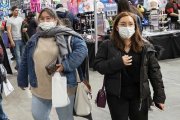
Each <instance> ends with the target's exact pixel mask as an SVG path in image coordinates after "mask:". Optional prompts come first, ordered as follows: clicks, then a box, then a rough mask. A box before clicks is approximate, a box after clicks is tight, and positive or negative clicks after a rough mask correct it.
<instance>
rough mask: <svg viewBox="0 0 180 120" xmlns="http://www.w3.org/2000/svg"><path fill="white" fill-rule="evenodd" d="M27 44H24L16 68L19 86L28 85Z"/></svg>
mask: <svg viewBox="0 0 180 120" xmlns="http://www.w3.org/2000/svg"><path fill="white" fill-rule="evenodd" d="M27 55H28V46H27V45H26V47H25V50H24V53H23V55H22V58H21V64H20V66H19V69H18V76H17V83H18V86H19V87H28V59H27Z"/></svg>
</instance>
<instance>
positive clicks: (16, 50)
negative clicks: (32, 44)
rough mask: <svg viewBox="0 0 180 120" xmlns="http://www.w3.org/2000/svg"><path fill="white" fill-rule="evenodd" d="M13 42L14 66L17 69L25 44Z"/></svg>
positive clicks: (19, 41) (17, 41) (20, 41)
mask: <svg viewBox="0 0 180 120" xmlns="http://www.w3.org/2000/svg"><path fill="white" fill-rule="evenodd" d="M14 42H15V48H14V53H15V56H16V64H17V65H16V66H17V69H18V68H19V65H20V63H21V56H22V54H23V52H24V48H25V43H24V42H23V41H22V40H15V41H14Z"/></svg>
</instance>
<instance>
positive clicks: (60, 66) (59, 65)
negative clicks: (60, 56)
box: [56, 64, 64, 72]
mask: <svg viewBox="0 0 180 120" xmlns="http://www.w3.org/2000/svg"><path fill="white" fill-rule="evenodd" d="M56 67H57V70H56V71H57V72H62V71H63V70H64V67H63V65H62V64H56Z"/></svg>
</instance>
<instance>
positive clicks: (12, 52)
mask: <svg viewBox="0 0 180 120" xmlns="http://www.w3.org/2000/svg"><path fill="white" fill-rule="evenodd" d="M10 17H12V14H9V15H8V16H6V17H5V27H4V31H6V32H7V26H6V24H7V20H8V18H10ZM8 41H9V48H10V51H11V54H12V58H11V60H15V59H16V56H15V53H14V48H13V47H12V46H11V44H10V40H9V37H8Z"/></svg>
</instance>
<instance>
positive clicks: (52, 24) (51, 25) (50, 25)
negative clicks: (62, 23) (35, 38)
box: [38, 22, 56, 30]
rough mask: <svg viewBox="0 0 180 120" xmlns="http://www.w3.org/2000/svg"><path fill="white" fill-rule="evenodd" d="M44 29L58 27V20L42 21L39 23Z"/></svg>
mask: <svg viewBox="0 0 180 120" xmlns="http://www.w3.org/2000/svg"><path fill="white" fill-rule="evenodd" d="M38 26H39V27H40V28H42V30H49V29H51V28H54V27H56V22H41V23H39V25H38Z"/></svg>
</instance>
